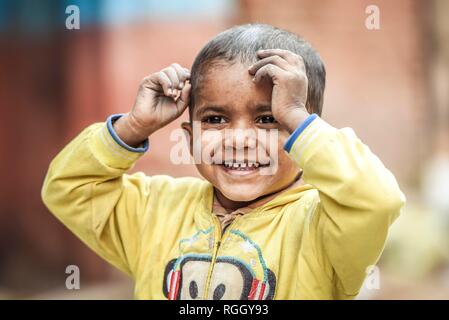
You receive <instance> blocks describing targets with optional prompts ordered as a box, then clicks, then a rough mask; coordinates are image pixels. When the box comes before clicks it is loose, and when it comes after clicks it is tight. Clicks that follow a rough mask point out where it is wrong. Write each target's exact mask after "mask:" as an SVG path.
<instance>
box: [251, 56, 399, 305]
mask: <svg viewBox="0 0 449 320" xmlns="http://www.w3.org/2000/svg"><path fill="white" fill-rule="evenodd" d="M258 57H259V58H260V60H259V61H258V62H256V63H255V64H254V65H252V66H251V67H250V68H249V70H248V72H249V73H250V74H252V75H254V81H255V82H258V81H260V79H261V78H262V77H266V76H268V77H269V78H271V80H272V83H273V93H272V110H273V115H274V116H275V118H276V120H278V121H279V122H280V123H281V124H282V125H283V126H284V127H285V128H287V130H288V131H289V132H290V133H292V135H291V136H290V138H289V140H288V141H287V142H286V144H285V147H284V148H285V149H286V151H287V152H289V153H290V155H291V156H292V157H293V159H294V160H295V162H296V163H297V164H298V166H299V167H300V168H302V169H303V171H304V175H303V179H304V181H305V182H306V183H308V184H311V185H313V186H314V187H315V188H316V189H317V190H318V194H319V200H318V201H319V202H318V203H316V208H314V209H315V210H310V211H309V212H314V214H313V216H311V217H310V219H309V221H310V227H308V228H307V235H308V238H307V239H306V241H308V243H307V244H304V246H307V245H309V244H310V246H309V248H310V249H311V252H313V253H314V256H315V259H314V261H313V262H312V263H313V265H317V266H318V267H321V269H322V270H324V273H326V276H325V277H327V278H328V279H329V281H332V282H333V283H334V285H335V288H336V291H335V292H334V293H333V295H334V296H335V297H336V298H351V297H354V296H355V295H357V294H358V292H359V290H360V287H361V286H362V284H363V280H364V279H365V276H366V270H367V268H368V267H369V266H371V265H374V264H375V263H377V260H378V259H379V257H380V254H381V252H382V250H383V248H384V245H385V241H386V237H387V233H388V228H389V226H390V225H391V223H392V222H393V221H394V220H395V218H396V217H397V216H398V215H399V213H400V210H401V208H402V207H403V205H404V202H405V197H404V195H403V194H402V192H401V190H400V189H399V187H398V184H397V182H396V179H395V178H394V176H393V174H392V173H391V172H390V171H388V170H387V169H386V168H385V167H384V165H383V164H382V162H381V161H380V160H379V159H378V158H377V157H376V156H375V155H374V154H373V153H372V152H371V151H370V150H369V148H368V147H367V146H366V145H364V144H363V143H362V142H361V141H360V140H359V139H358V138H357V137H356V135H355V133H354V131H353V130H351V129H342V130H338V129H336V128H334V127H332V126H330V125H329V124H327V123H326V122H325V121H323V120H322V119H321V118H319V117H318V116H317V115H316V114H313V115H310V114H309V112H308V110H307V105H306V104H307V90H308V88H307V85H308V79H307V75H306V69H305V66H304V62H303V59H302V58H301V57H300V56H298V55H296V54H294V53H292V52H290V51H287V50H280V49H269V50H262V51H259V52H258ZM310 264H311V263H310V262H309V263H308V265H310ZM315 272H318V270H316V271H315ZM299 281H300V282H301V281H302V279H299ZM306 283H307V280H305V281H304V283H303V284H304V285H303V287H304V288H306V287H307V285H306ZM315 289H316V288H313V289H311V290H310V292H315V291H316V290H315Z"/></svg>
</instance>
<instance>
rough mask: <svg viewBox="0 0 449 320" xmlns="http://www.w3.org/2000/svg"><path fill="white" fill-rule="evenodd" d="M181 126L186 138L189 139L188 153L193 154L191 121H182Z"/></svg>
mask: <svg viewBox="0 0 449 320" xmlns="http://www.w3.org/2000/svg"><path fill="white" fill-rule="evenodd" d="M181 127H182V128H183V129H184V133H185V134H186V139H187V140H189V146H190V148H189V150H190V154H191V155H193V129H192V123H191V122H183V123H181Z"/></svg>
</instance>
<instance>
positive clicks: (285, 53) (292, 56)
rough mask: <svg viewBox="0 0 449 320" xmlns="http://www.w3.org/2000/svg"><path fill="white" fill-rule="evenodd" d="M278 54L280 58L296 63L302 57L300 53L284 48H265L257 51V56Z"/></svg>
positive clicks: (264, 56) (263, 56)
mask: <svg viewBox="0 0 449 320" xmlns="http://www.w3.org/2000/svg"><path fill="white" fill-rule="evenodd" d="M273 55H276V56H280V57H281V58H283V59H285V60H286V61H287V62H289V63H293V64H297V63H298V62H299V61H300V60H302V57H301V56H300V55H297V54H296V53H293V52H291V51H289V50H284V49H265V50H259V51H257V56H258V57H259V58H261V59H262V58H266V57H269V56H273Z"/></svg>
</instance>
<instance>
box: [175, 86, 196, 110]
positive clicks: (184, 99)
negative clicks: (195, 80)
mask: <svg viewBox="0 0 449 320" xmlns="http://www.w3.org/2000/svg"><path fill="white" fill-rule="evenodd" d="M191 87H192V85H191V84H190V82H189V81H186V82H185V85H184V88H182V90H181V95H180V96H179V98H178V100H177V101H176V105H177V107H178V109H179V110H181V111H184V109H185V108H186V107H187V106H188V105H189V97H190V88H191Z"/></svg>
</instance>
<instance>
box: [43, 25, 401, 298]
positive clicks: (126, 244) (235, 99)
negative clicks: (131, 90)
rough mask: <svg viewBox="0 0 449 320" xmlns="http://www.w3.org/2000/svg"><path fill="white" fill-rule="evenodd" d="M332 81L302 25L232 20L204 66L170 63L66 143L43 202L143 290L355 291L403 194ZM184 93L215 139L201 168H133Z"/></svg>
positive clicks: (194, 120) (241, 293)
mask: <svg viewBox="0 0 449 320" xmlns="http://www.w3.org/2000/svg"><path fill="white" fill-rule="evenodd" d="M324 84H325V69H324V66H323V64H322V62H321V59H320V57H319V55H318V54H317V53H316V51H315V50H314V49H313V48H312V47H311V46H310V45H309V44H308V43H307V42H306V41H304V40H303V39H301V38H299V37H298V36H296V35H294V34H292V33H290V32H287V31H284V30H281V29H277V28H274V27H272V26H268V25H260V24H255V25H243V26H237V27H234V28H232V29H229V30H227V31H225V32H223V33H221V34H219V35H218V36H216V37H215V38H214V39H212V40H211V41H210V42H209V43H207V44H206V46H205V47H204V48H203V49H202V50H201V52H200V53H199V54H198V56H197V57H196V60H195V62H194V64H193V67H192V70H191V73H190V72H189V70H187V69H185V68H183V67H181V66H180V65H178V64H173V65H171V66H169V67H167V68H165V69H163V70H162V71H160V72H157V73H154V74H152V75H150V76H148V77H146V78H145V79H144V80H143V81H142V83H141V86H140V88H139V92H138V95H137V98H136V102H135V105H134V107H133V108H132V110H131V111H130V112H129V113H128V114H125V115H113V116H111V117H110V118H109V119H108V120H107V121H106V123H97V124H93V125H92V126H90V127H88V128H87V129H85V130H84V131H83V132H82V133H81V134H80V135H79V136H78V137H77V138H75V139H74V140H73V141H72V142H71V143H70V144H69V145H68V146H66V147H65V148H64V150H62V151H61V153H60V154H59V155H58V156H57V157H56V158H55V159H54V160H53V162H52V163H51V165H50V168H49V171H48V174H47V177H46V180H45V183H44V186H43V190H42V197H43V201H44V203H45V204H46V205H47V207H48V208H49V209H50V211H51V212H53V213H54V214H55V215H56V217H57V218H58V219H60V220H61V221H62V222H63V223H64V224H65V225H66V226H67V227H68V228H69V229H70V230H71V231H72V232H74V233H75V234H76V235H77V236H78V237H79V238H80V239H81V240H82V241H84V242H85V243H86V244H87V245H88V246H89V247H90V248H92V249H93V250H94V251H95V252H97V253H98V254H99V255H100V256H101V257H103V258H104V259H106V260H107V261H109V262H110V263H112V264H113V265H114V266H116V267H117V268H119V269H120V270H122V271H124V272H126V273H127V274H129V275H130V276H132V277H133V278H134V280H135V296H136V298H139V299H165V298H167V299H172V300H174V299H251V300H263V299H350V298H354V297H355V296H356V295H357V294H358V292H359V290H360V288H361V286H362V284H363V281H364V278H365V275H366V270H367V268H368V267H370V266H372V265H374V264H375V263H376V262H377V260H378V259H379V256H380V254H381V252H382V249H383V247H384V244H385V240H386V237H387V232H388V228H389V226H390V225H391V223H392V222H393V221H394V220H395V218H396V217H397V216H398V215H399V214H400V211H401V208H402V207H403V205H404V202H405V198H404V196H403V194H402V193H401V191H400V189H399V187H398V184H397V182H396V180H395V178H394V176H393V175H392V174H391V172H390V171H388V170H387V169H386V168H385V167H384V165H383V164H382V162H381V161H380V160H379V159H378V158H377V157H376V156H375V155H374V154H373V153H372V152H371V151H370V150H369V148H368V147H367V146H366V145H364V144H363V143H362V142H361V141H360V140H359V139H358V138H357V137H356V135H355V134H354V131H353V130H351V129H349V128H346V129H341V130H340V129H336V128H334V127H332V126H331V125H330V124H328V123H327V122H326V121H324V120H322V119H321V118H320V116H319V115H320V114H321V109H322V105H323V92H324ZM187 107H189V115H190V122H188V123H183V124H182V127H183V128H184V129H185V130H186V132H187V133H189V135H188V136H189V139H190V148H191V149H192V153H194V149H195V145H196V146H197V147H198V146H199V148H200V149H201V150H203V151H204V150H208V151H207V152H202V153H201V159H200V160H201V161H196V166H197V168H198V171H199V172H200V174H201V175H202V176H203V177H204V180H203V179H198V178H189V177H186V178H176V179H175V178H172V177H169V176H163V175H162V176H153V177H148V176H145V175H144V174H143V173H136V174H132V175H128V174H126V171H127V170H129V169H130V168H131V167H132V165H133V164H134V163H135V162H136V161H137V160H138V159H139V158H140V157H141V156H142V155H143V154H144V153H145V152H146V151H147V150H148V149H149V148H150V149H151V145H150V147H149V142H148V137H149V136H150V137H151V135H152V134H153V133H154V132H155V131H157V130H158V129H160V128H162V127H163V126H165V125H166V124H168V123H170V122H171V121H173V120H175V119H176V118H178V117H179V116H180V115H181V114H182V113H183V112H184V110H185V109H186V108H187ZM195 124H196V125H197V127H199V130H200V133H201V135H199V136H198V134H195ZM249 129H251V130H249ZM250 131H252V132H256V133H257V135H256V136H254V135H251V134H249V133H248V132H250ZM206 132H209V133H211V132H212V134H209V135H207V134H204V133H206ZM263 134H265V136H266V137H268V138H269V139H271V140H272V138H273V137H274V138H275V142H276V143H275V144H274V146H273V144H272V143H270V144H268V143H267V142H266V141H265V140H264V139H262V138H260V137H259V135H263ZM150 139H151V138H150ZM251 151H257V153H256V152H251ZM150 153H151V151H150ZM274 164H275V166H274ZM270 168H271V169H273V168H274V170H269V169H270Z"/></svg>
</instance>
